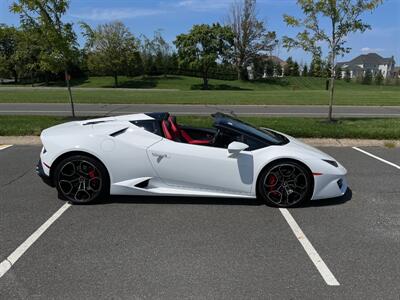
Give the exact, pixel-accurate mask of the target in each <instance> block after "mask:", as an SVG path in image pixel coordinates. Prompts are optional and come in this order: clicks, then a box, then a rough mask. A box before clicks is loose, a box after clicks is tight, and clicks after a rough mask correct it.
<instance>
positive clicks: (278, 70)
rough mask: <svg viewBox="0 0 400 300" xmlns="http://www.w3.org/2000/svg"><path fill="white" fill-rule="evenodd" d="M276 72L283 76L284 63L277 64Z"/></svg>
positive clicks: (277, 74)
mask: <svg viewBox="0 0 400 300" xmlns="http://www.w3.org/2000/svg"><path fill="white" fill-rule="evenodd" d="M275 74H276V76H282V75H283V68H282V65H281V64H279V63H277V64H275ZM274 76H275V75H274Z"/></svg>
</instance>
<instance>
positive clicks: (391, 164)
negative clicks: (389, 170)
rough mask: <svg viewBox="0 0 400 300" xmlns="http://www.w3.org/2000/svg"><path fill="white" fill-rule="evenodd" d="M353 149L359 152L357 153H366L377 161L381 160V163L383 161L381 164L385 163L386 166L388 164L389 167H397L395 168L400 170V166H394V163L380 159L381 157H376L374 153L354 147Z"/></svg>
mask: <svg viewBox="0 0 400 300" xmlns="http://www.w3.org/2000/svg"><path fill="white" fill-rule="evenodd" d="M353 149H354V150H357V151H359V152H361V153H364V154H365V155H368V156H370V157H372V158H375V159H377V160H379V161H381V162H383V163H385V164H388V165H389V166H392V167H395V168H397V169H399V170H400V166H399V165H396V164H394V163H392V162H390V161H387V160H386V159H383V158H380V157H379V156H376V155H374V154H372V153H369V152H367V151H365V150H363V149H360V148H357V147H353Z"/></svg>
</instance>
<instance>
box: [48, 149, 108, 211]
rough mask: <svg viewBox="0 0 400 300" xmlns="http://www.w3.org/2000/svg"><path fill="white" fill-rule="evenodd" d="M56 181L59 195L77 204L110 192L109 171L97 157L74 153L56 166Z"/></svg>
mask: <svg viewBox="0 0 400 300" xmlns="http://www.w3.org/2000/svg"><path fill="white" fill-rule="evenodd" d="M54 183H55V186H56V188H57V191H58V193H59V197H60V198H61V199H64V200H68V201H71V202H73V203H77V204H84V203H91V202H95V201H98V200H100V199H102V198H104V197H105V196H106V195H108V194H109V179H108V173H107V170H106V168H105V167H104V165H103V164H102V163H101V162H99V161H98V160H97V159H95V158H92V157H90V156H85V155H74V156H70V157H67V158H65V159H64V160H62V161H61V162H60V163H59V164H58V165H57V167H56V170H55V173H54Z"/></svg>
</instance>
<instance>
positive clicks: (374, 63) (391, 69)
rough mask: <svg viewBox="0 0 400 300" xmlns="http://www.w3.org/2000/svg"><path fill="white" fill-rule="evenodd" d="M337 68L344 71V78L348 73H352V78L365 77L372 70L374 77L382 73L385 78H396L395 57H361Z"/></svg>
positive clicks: (373, 54) (366, 55)
mask: <svg viewBox="0 0 400 300" xmlns="http://www.w3.org/2000/svg"><path fill="white" fill-rule="evenodd" d="M337 66H338V67H340V68H341V70H342V77H345V76H346V72H347V71H349V72H350V78H353V77H358V76H363V75H364V74H365V72H366V71H367V70H370V71H371V73H372V76H375V75H376V74H378V72H379V71H380V72H381V73H382V75H383V77H384V78H393V77H395V61H394V57H393V56H392V57H388V58H383V57H382V56H380V55H378V54H376V53H368V54H363V55H359V56H357V57H356V58H354V59H352V60H350V61H348V62H339V63H337Z"/></svg>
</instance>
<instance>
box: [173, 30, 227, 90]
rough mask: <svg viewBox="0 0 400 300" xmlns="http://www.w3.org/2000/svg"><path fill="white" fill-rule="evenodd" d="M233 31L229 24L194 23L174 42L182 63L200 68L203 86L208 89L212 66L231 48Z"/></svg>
mask: <svg viewBox="0 0 400 300" xmlns="http://www.w3.org/2000/svg"><path fill="white" fill-rule="evenodd" d="M232 42H233V33H232V31H231V29H230V28H229V27H228V26H221V25H220V24H218V23H216V24H213V25H208V24H202V25H194V26H193V27H192V29H191V30H190V31H189V33H187V34H180V35H178V36H177V37H176V40H175V41H174V44H175V46H176V48H177V49H178V55H179V58H180V61H181V63H183V64H189V65H191V66H193V67H195V68H198V69H200V71H201V72H202V77H203V88H204V89H208V75H209V71H210V68H211V67H213V66H216V65H217V60H223V59H224V57H226V54H227V52H228V51H230V50H231V45H232Z"/></svg>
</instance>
